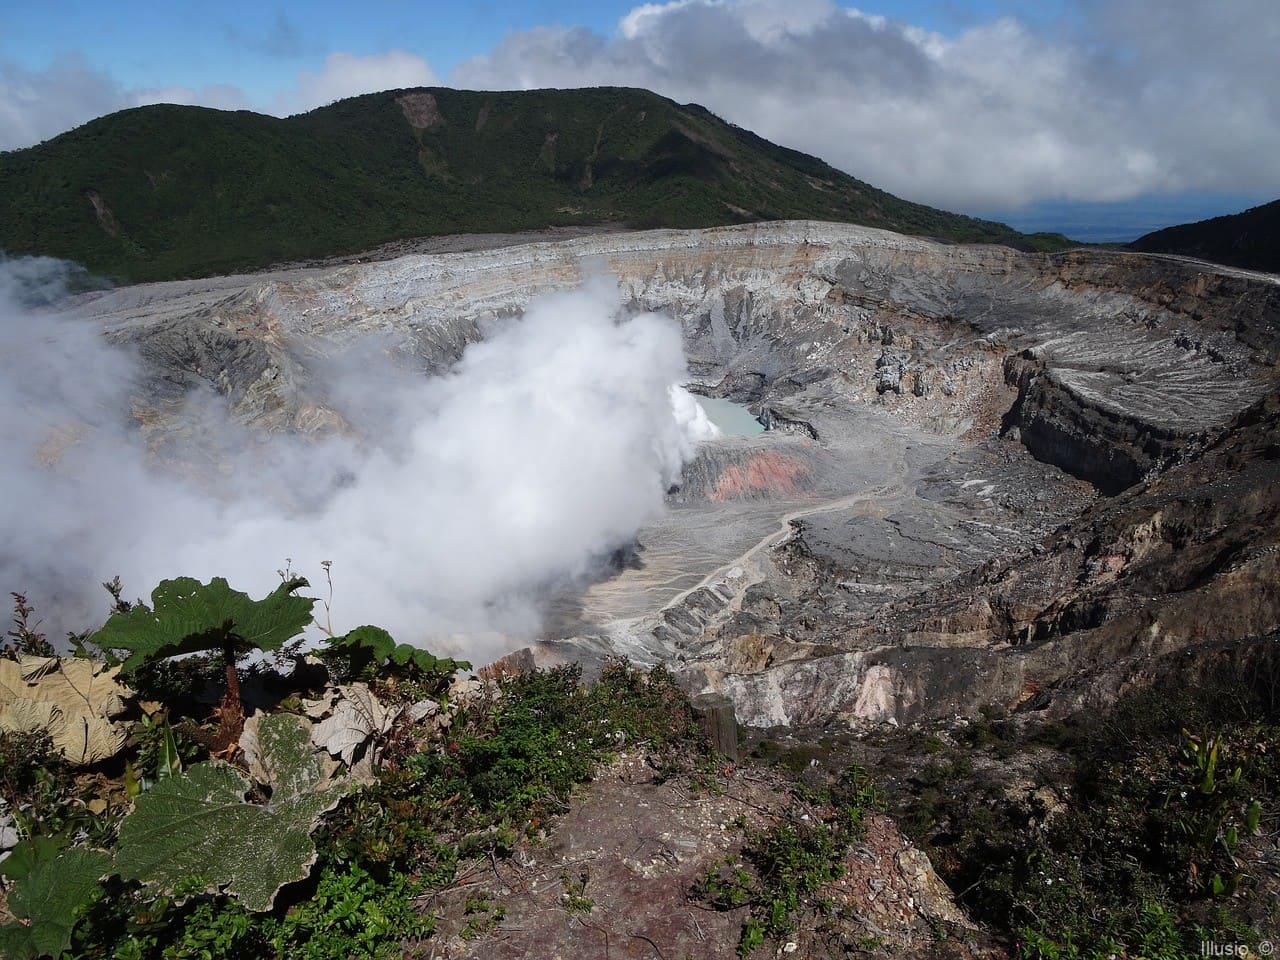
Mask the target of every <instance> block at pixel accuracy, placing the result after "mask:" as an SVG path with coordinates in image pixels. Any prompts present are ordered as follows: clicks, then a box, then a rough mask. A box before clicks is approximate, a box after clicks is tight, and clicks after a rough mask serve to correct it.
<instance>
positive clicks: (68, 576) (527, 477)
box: [0, 259, 708, 659]
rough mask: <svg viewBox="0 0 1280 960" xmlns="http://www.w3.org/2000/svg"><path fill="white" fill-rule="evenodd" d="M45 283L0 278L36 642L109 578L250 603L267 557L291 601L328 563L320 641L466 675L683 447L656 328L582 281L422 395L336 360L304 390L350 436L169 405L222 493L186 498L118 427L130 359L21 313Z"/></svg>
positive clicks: (610, 541) (664, 340) (571, 571)
mask: <svg viewBox="0 0 1280 960" xmlns="http://www.w3.org/2000/svg"><path fill="white" fill-rule="evenodd" d="M67 269H68V268H67V266H66V265H65V264H62V263H59V262H57V261H49V260H30V259H23V260H13V261H8V262H5V263H0V321H3V322H0V477H3V480H2V481H0V493H2V494H3V496H2V497H0V544H3V546H2V547H0V590H3V591H5V592H6V593H7V592H8V591H11V590H18V591H27V592H29V593H30V595H31V598H32V599H33V600H34V601H35V602H36V603H37V604H38V609H39V610H40V612H41V613H42V614H43V615H44V617H45V620H46V624H54V623H60V624H65V625H67V626H73V627H77V628H82V627H84V626H86V625H89V624H92V623H94V622H95V620H97V621H100V620H101V619H102V616H103V615H104V613H105V608H104V607H103V603H102V601H103V599H104V598H105V594H103V593H102V591H101V589H100V588H98V587H97V586H96V585H97V584H98V583H99V582H101V581H102V580H104V579H108V578H110V577H111V576H112V575H114V574H116V573H119V574H120V575H121V576H122V578H123V579H124V582H125V586H126V590H127V593H128V595H130V596H133V595H137V594H144V595H145V594H146V593H148V592H149V591H150V589H151V588H152V587H153V586H154V585H155V584H156V583H157V582H158V581H159V580H161V579H163V578H166V577H172V576H177V575H187V576H195V577H199V578H201V579H202V580H205V579H208V578H209V577H211V576H226V577H228V578H229V579H230V581H231V583H232V584H233V586H236V587H238V588H239V589H247V590H249V591H250V592H251V593H252V594H255V595H261V594H263V593H265V592H266V591H268V590H270V589H271V588H272V587H273V586H274V584H275V583H277V582H278V580H277V577H276V571H277V569H279V568H280V567H281V566H283V564H284V560H285V557H286V556H288V557H292V558H294V569H295V571H297V572H300V573H302V574H303V575H307V576H309V577H310V578H311V581H312V583H313V584H316V583H320V584H323V582H324V578H323V574H322V572H321V570H320V566H319V565H320V562H321V561H322V560H332V561H333V568H332V570H333V576H334V580H335V583H336V593H335V598H334V604H333V625H334V627H335V628H337V629H349V628H352V627H355V626H357V625H359V624H361V623H377V624H381V625H384V626H386V627H388V628H389V629H390V630H391V631H392V632H393V634H394V635H396V636H397V637H398V638H400V639H402V640H406V641H410V642H419V643H428V644H430V645H432V646H434V647H436V648H439V649H445V648H446V647H447V646H448V644H449V639H448V638H449V637H451V636H457V635H463V636H465V637H466V639H465V640H463V641H461V643H462V646H461V647H460V648H459V649H461V651H462V652H463V653H465V654H468V655H471V656H475V657H479V658H482V659H483V658H484V657H487V656H492V655H496V654H499V653H502V652H504V648H506V647H508V645H511V646H514V645H516V643H517V641H518V640H520V639H526V638H527V637H528V635H529V634H530V633H532V632H533V631H536V629H537V627H538V620H539V613H540V609H541V603H542V601H543V599H544V598H545V597H546V596H548V595H549V593H550V592H552V591H554V590H556V589H559V588H563V587H564V586H565V585H567V584H572V583H574V582H578V581H579V580H580V579H581V578H583V577H588V576H591V575H592V574H593V573H595V572H596V571H597V570H598V569H599V565H600V564H601V563H602V560H603V558H604V557H606V556H608V554H610V553H611V552H612V551H614V550H616V549H617V548H619V547H621V546H624V545H626V544H628V543H629V542H630V541H631V540H632V538H633V537H634V535H635V533H636V531H637V530H638V529H639V528H640V527H641V526H642V525H643V524H645V523H646V522H648V521H650V520H652V519H654V518H655V517H656V516H657V515H658V514H659V513H660V512H661V511H662V510H663V508H664V495H665V492H666V490H667V489H668V487H669V486H670V485H671V484H672V483H673V482H675V481H676V480H677V479H678V477H679V474H680V469H681V467H682V465H683V464H684V463H685V462H686V461H687V460H688V459H689V458H690V457H692V456H693V454H694V452H695V445H696V440H697V437H696V436H695V435H694V434H695V433H697V432H701V433H702V434H703V435H706V433H707V431H706V427H707V426H708V425H707V424H706V423H705V416H700V415H701V411H700V410H698V409H696V404H694V405H693V406H692V407H691V406H690V405H689V402H688V401H691V398H686V399H684V400H682V402H681V406H680V411H679V414H678V415H677V412H676V410H675V409H673V403H674V401H675V398H674V397H673V394H672V391H671V386H672V384H673V383H677V382H679V381H681V380H683V379H684V378H685V377H686V376H687V372H686V369H685V360H684V355H683V348H682V342H681V336H680V330H679V327H678V325H676V324H675V322H674V321H672V320H670V319H668V318H664V317H661V316H658V315H655V314H639V315H630V316H623V315H622V313H621V306H620V304H621V299H620V296H619V294H618V291H617V289H616V287H615V286H614V285H613V284H612V282H611V281H609V280H607V279H600V278H597V279H595V280H593V281H591V282H589V283H588V284H587V285H585V286H584V287H583V288H582V289H579V290H576V291H571V292H565V293H558V294H553V295H550V296H547V297H544V298H542V299H540V300H537V301H535V302H533V303H532V304H531V305H530V306H529V308H528V310H527V311H526V313H525V314H524V316H523V318H522V319H519V320H512V321H509V322H504V323H503V324H502V325H501V326H500V327H498V328H497V329H496V330H495V331H494V332H493V334H492V335H491V336H490V337H489V339H487V340H486V341H484V342H481V343H477V344H474V345H472V346H470V347H468V348H467V350H466V351H465V353H464V354H463V356H462V358H461V359H460V360H459V362H458V363H457V364H456V365H455V366H454V367H453V368H452V369H451V370H450V371H448V372H447V373H446V374H444V375H442V376H438V377H434V378H426V377H421V376H417V375H412V374H410V373H409V372H407V371H404V370H401V369H398V368H396V367H394V366H393V365H392V364H391V362H390V361H389V360H388V359H387V354H386V352H385V351H384V350H383V349H381V347H382V346H383V345H380V344H378V343H376V342H374V343H371V344H366V349H363V350H354V351H344V354H343V355H342V356H339V357H337V358H335V359H334V361H333V363H332V365H331V366H330V367H328V368H326V370H325V377H326V379H328V380H330V381H332V382H333V390H332V393H333V395H334V396H336V397H346V398H348V400H350V401H352V402H351V403H349V404H348V405H347V406H345V408H344V410H343V412H344V414H346V415H347V417H348V419H349V420H350V421H351V422H353V423H354V424H356V425H357V427H358V428H359V429H358V434H359V435H358V436H356V437H353V438H346V439H333V440H330V441H329V442H327V443H322V444H319V445H315V444H309V443H304V442H302V441H300V440H299V441H290V440H289V439H288V438H283V437H273V438H272V440H271V442H270V443H269V444H263V443H259V442H256V441H255V439H254V438H253V437H251V436H249V435H247V434H246V433H245V432H243V430H242V428H239V427H237V426H236V425H235V424H232V423H231V422H230V420H229V419H228V418H225V417H223V416H221V415H219V414H218V412H217V411H216V410H211V409H210V405H211V404H212V403H213V402H214V398H211V397H209V396H203V395H202V396H198V397H193V398H191V402H192V403H193V404H194V405H195V407H196V409H193V410H192V411H190V413H191V414H192V417H190V418H189V419H190V420H192V421H194V423H195V424H196V427H195V428H194V429H195V431H196V436H195V437H193V440H194V443H193V447H194V448H195V449H198V450H201V451H207V450H209V449H218V450H219V451H221V453H220V457H221V458H222V462H221V463H220V464H218V466H219V467H220V468H221V471H220V472H219V471H204V472H205V473H206V476H207V475H208V474H210V473H213V474H216V475H220V476H221V477H222V478H223V479H221V480H219V481H218V482H217V483H216V484H213V485H212V487H213V488H212V489H211V488H210V487H209V486H208V485H194V484H192V483H190V482H187V481H185V480H184V479H183V478H182V477H181V476H179V475H176V474H175V473H173V472H168V471H165V470H161V469H159V468H158V467H156V465H155V463H154V458H153V457H152V456H151V454H150V453H149V451H148V449H147V447H146V445H145V444H144V443H143V440H142V437H141V435H140V432H139V430H138V429H137V424H136V423H134V422H133V420H132V416H131V409H132V402H133V398H135V397H136V396H137V394H138V391H139V390H140V389H141V386H140V384H141V380H140V376H139V374H140V368H139V366H138V364H137V363H136V362H135V358H134V357H132V356H131V355H130V354H129V353H128V352H127V351H125V350H122V349H120V348H118V347H111V346H108V345H107V342H106V341H105V340H104V339H103V337H102V335H101V331H100V330H99V329H98V328H97V326H96V325H94V324H93V323H92V322H91V321H88V320H85V319H83V318H81V317H78V316H77V315H76V314H75V313H74V312H68V311H64V310H59V309H58V308H57V307H56V306H55V307H47V306H46V307H44V308H41V309H33V308H32V307H31V303H32V301H33V300H47V299H48V292H49V291H50V290H54V291H56V290H57V288H58V286H59V284H60V283H61V282H62V280H63V279H64V277H65V274H66V271H67ZM371 385H376V386H371ZM374 391H376V396H372V395H371V394H372V393H373V392H374ZM360 398H364V400H363V402H356V401H358V400H359V399H360ZM695 428H696V429H695ZM213 433H216V434H218V435H217V436H211V435H210V434H213ZM237 479H238V482H237ZM95 615H96V617H95ZM481 636H485V637H488V639H487V640H483V639H477V638H478V637H481Z"/></svg>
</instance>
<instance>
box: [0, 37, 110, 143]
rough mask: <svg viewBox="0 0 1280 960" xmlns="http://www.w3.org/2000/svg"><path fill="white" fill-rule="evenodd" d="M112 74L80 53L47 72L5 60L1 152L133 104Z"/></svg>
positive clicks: (0, 87) (0, 74) (0, 66)
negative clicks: (97, 67) (103, 70)
mask: <svg viewBox="0 0 1280 960" xmlns="http://www.w3.org/2000/svg"><path fill="white" fill-rule="evenodd" d="M129 105H130V104H129V101H128V98H127V97H126V96H125V94H124V92H123V91H122V90H121V89H120V85H119V84H118V83H116V81H115V80H114V79H112V77H111V76H110V75H109V74H107V73H104V72H102V71H101V70H97V69H94V68H93V67H92V66H90V65H89V63H88V62H87V61H86V60H85V59H84V58H83V57H79V56H66V57H59V58H58V59H57V60H55V61H54V62H53V63H51V64H50V65H49V67H48V68H47V69H45V70H28V69H26V68H24V67H21V66H18V65H17V64H13V63H0V150H12V149H14V148H17V147H26V146H30V145H31V144H33V143H39V142H40V141H41V140H47V139H49V138H50V137H53V136H56V135H57V134H59V133H62V132H63V131H64V130H69V129H70V128H71V127H74V126H78V125H79V124H82V123H84V122H85V121H86V120H91V119H93V118H94V117H98V116H101V115H102V114H104V113H110V112H111V111H113V110H120V109H123V108H124V107H127V106H129Z"/></svg>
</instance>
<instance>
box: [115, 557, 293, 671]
mask: <svg viewBox="0 0 1280 960" xmlns="http://www.w3.org/2000/svg"><path fill="white" fill-rule="evenodd" d="M306 586H309V584H308V583H307V581H306V580H304V579H302V578H301V577H295V578H294V579H292V580H288V581H286V582H284V583H282V584H280V586H278V587H277V588H276V589H275V590H274V591H272V592H271V593H270V594H268V595H267V596H266V597H264V598H263V599H261V600H251V599H250V598H249V595H248V594H247V593H241V592H240V591H239V590H232V589H231V587H230V586H229V585H228V584H227V581H226V580H224V579H223V578H222V577H214V578H213V579H212V580H210V581H209V582H208V583H207V584H202V583H201V582H200V581H198V580H194V579H192V578H191V577H178V578H177V579H176V580H162V581H161V582H160V585H159V586H158V587H156V588H155V590H154V591H152V593H151V607H149V608H148V607H147V606H146V605H145V604H137V605H135V606H134V607H133V608H132V609H130V610H128V611H127V612H124V613H114V614H112V615H111V619H109V620H108V621H107V622H106V625H105V626H104V627H103V628H102V629H101V630H99V631H98V632H97V633H95V634H94V635H93V637H92V638H90V639H91V641H92V642H93V643H94V644H96V645H97V646H98V647H99V648H101V649H104V650H128V651H130V654H131V656H130V657H129V659H127V660H126V661H125V663H124V671H125V672H126V673H128V672H130V671H132V670H135V669H137V668H138V667H139V666H141V665H142V664H143V663H146V662H148V661H150V660H157V659H162V658H164V657H173V656H177V655H178V654H182V653H196V652H198V651H201V650H218V649H221V648H223V647H224V646H227V645H230V646H231V647H233V648H234V649H235V650H237V651H243V650H251V649H255V648H256V649H259V650H278V649H279V648H280V647H281V645H283V644H284V643H286V642H287V641H289V640H291V639H293V638H294V637H296V636H297V635H298V634H299V633H301V632H302V630H303V628H304V627H306V625H307V624H309V623H310V622H311V605H312V604H313V603H315V601H314V600H313V599H311V598H309V597H299V596H295V595H294V591H295V590H298V589H300V588H302V587H306Z"/></svg>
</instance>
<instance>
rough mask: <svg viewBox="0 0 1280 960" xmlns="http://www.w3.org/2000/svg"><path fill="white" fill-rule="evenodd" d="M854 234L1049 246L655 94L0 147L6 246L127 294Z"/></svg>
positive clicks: (532, 95) (436, 101) (198, 118)
mask: <svg viewBox="0 0 1280 960" xmlns="http://www.w3.org/2000/svg"><path fill="white" fill-rule="evenodd" d="M780 219H823V220H833V221H843V222H850V223H860V224H864V225H867V226H873V227H881V228H884V229H889V230H894V231H897V232H901V233H908V234H916V235H923V236H931V237H935V238H938V239H944V240H951V241H956V242H994V243H1004V244H1008V245H1013V246H1018V247H1020V248H1023V249H1029V248H1058V247H1062V246H1065V245H1066V244H1067V243H1068V241H1067V240H1066V238H1064V237H1061V236H1058V235H1045V234H1037V235H1034V236H1028V235H1025V234H1021V233H1018V232H1017V231H1015V230H1013V229H1012V228H1010V227H1008V226H1006V225H1004V224H1000V223H995V222H993V221H985V220H978V219H974V218H971V217H967V216H963V215H960V214H953V213H947V212H945V211H941V210H936V209H934V208H931V207H927V206H924V205H921V204H916V203H912V202H910V201H906V200H903V199H901V198H898V197H895V196H893V195H891V194H888V193H885V192H884V191H881V190H878V189H876V188H875V187H872V186H871V185H869V184H866V183H863V182H862V181H860V180H857V179H856V178H854V177H851V176H849V175H847V174H844V173H841V172H840V171H837V170H836V169H834V168H833V167H831V166H830V165H828V164H826V163H825V162H823V161H822V160H819V159H817V158H815V157H810V156H808V155H806V154H803V153H800V152H798V151H795V150H791V149H789V148H786V147H782V146H779V145H777V144H773V143H771V142H769V141H767V140H765V139H763V138H761V137H759V136H757V135H756V134H754V133H752V132H750V131H748V130H745V129H743V128H740V127H736V126H733V125H731V124H728V123H726V122H724V121H723V120H720V119H719V118H717V117H716V116H715V115H714V114H712V113H711V112H710V111H708V110H706V109H705V108H703V107H700V106H697V105H679V104H676V103H675V102H674V101H671V100H668V99H666V98H663V97H659V96H658V95H656V94H653V93H650V92H648V91H644V90H637V89H632V88H621V87H597V88H591V89H583V90H534V91H519V92H481V91H465V90H453V89H449V88H443V87H430V88H426V87H422V88H411V89H400V90H391V91H384V92H382V93H375V94H366V95H364V96H360V97H353V98H349V99H346V100H340V101H337V102H335V103H333V104H330V105H328V106H325V107H321V108H318V109H316V110H312V111H310V112H308V113H304V114H297V115H295V116H292V117H287V118H283V119H281V118H276V117H270V116H266V115H262V114H256V113H252V112H250V111H234V112H231V111H218V110H213V109H210V108H205V107H191V106H175V105H153V106H146V107H135V108H132V109H130V110H124V111H120V112H118V113H114V114H109V115H107V116H105V117H100V118H98V119H97V120H93V121H90V122H89V123H87V124H85V125H83V126H81V127H78V128H76V129H75V130H72V131H68V132H67V133H64V134H61V135H60V136H58V137H55V138H53V139H52V140H49V141H46V142H44V143H41V144H38V145H36V146H34V147H29V148H26V149H23V150H17V151H11V152H8V153H3V154H0V248H2V249H4V250H6V252H8V253H9V254H11V255H18V254H45V255H50V256H58V257H63V258H66V259H72V260H76V261H78V262H80V263H82V264H84V265H85V266H86V267H88V268H89V269H90V270H93V271H95V272H98V273H103V274H106V275H108V276H111V277H113V278H116V279H119V280H125V281H142V280H162V279H174V278H178V277H195V276H206V275H210V274H215V273H224V272H231V271H238V270H245V269H256V268H261V267H266V266H270V265H272V264H275V263H280V262H285V261H290V260H305V259H315V258H322V257H331V256H343V255H351V254H354V253H360V252H362V251H365V250H368V249H371V248H374V247H377V246H379V245H382V244H385V243H389V242H393V241H398V240H405V239H411V238H417V237H429V236H441V235H449V234H465V233H485V232H508V231H521V230H531V229H542V228H547V227H567V226H586V225H599V224H617V225H618V226H619V227H620V228H623V227H637V228H644V227H706V226H720V225H728V224H733V223H743V222H752V221H767V220H780Z"/></svg>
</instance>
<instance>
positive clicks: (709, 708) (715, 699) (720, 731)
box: [690, 693, 741, 761]
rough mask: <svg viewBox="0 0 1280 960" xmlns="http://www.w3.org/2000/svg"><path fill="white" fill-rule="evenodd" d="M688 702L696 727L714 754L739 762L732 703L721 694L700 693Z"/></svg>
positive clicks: (736, 726)
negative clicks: (708, 742)
mask: <svg viewBox="0 0 1280 960" xmlns="http://www.w3.org/2000/svg"><path fill="white" fill-rule="evenodd" d="M690 702H691V703H692V704H693V716H694V718H695V719H696V720H697V721H698V727H699V728H700V729H701V730H702V732H703V734H704V735H705V736H706V738H707V739H708V740H710V741H711V746H712V747H714V748H715V750H716V752H717V753H721V754H723V755H724V756H726V757H728V758H729V759H730V760H734V761H737V760H740V759H741V756H740V755H739V753H738V719H737V717H736V716H734V713H733V701H732V700H730V699H729V698H728V697H726V696H725V695H724V694H722V693H701V694H699V695H698V696H696V697H694V698H693V699H692V700H691V701H690Z"/></svg>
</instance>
